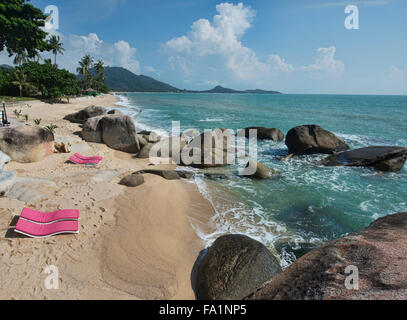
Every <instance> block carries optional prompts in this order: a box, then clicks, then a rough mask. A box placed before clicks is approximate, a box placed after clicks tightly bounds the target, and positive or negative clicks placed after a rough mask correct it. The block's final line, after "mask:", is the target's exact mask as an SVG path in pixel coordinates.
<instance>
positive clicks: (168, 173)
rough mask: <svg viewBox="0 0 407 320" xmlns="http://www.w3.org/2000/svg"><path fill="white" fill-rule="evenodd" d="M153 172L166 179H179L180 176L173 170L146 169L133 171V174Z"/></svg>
mask: <svg viewBox="0 0 407 320" xmlns="http://www.w3.org/2000/svg"><path fill="white" fill-rule="evenodd" d="M146 173H148V174H154V175H157V176H160V177H162V178H164V179H166V180H179V179H181V177H180V176H179V174H178V173H177V171H175V170H160V169H146V170H140V171H137V172H134V173H133V174H146Z"/></svg>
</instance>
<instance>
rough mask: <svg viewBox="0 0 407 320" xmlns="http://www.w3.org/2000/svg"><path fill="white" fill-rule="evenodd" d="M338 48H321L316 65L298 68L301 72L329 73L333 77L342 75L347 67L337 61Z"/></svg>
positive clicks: (318, 51)
mask: <svg viewBox="0 0 407 320" xmlns="http://www.w3.org/2000/svg"><path fill="white" fill-rule="evenodd" d="M335 53H336V48H335V47H334V46H330V47H329V48H319V49H318V50H317V60H316V62H315V63H314V64H311V65H309V66H304V67H298V68H297V69H298V70H300V71H327V72H329V73H330V74H333V75H341V74H342V73H343V72H344V69H345V65H344V64H343V62H342V61H339V60H335Z"/></svg>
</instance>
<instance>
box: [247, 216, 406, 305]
mask: <svg viewBox="0 0 407 320" xmlns="http://www.w3.org/2000/svg"><path fill="white" fill-rule="evenodd" d="M357 278H359V281H357ZM250 299H257V300H344V299H349V300H376V299H377V300H387V299H389V300H394V299H402V300H405V299H407V212H406V213H399V214H395V215H390V216H387V217H384V218H380V219H378V220H376V221H375V222H373V223H372V224H371V225H370V226H369V227H368V228H366V229H364V230H362V231H359V232H356V233H353V234H350V235H348V236H346V237H344V238H341V239H338V240H334V241H331V242H329V243H327V244H325V245H324V246H322V247H319V248H317V249H314V250H313V251H311V252H309V253H308V254H306V255H305V256H303V257H302V258H300V259H299V260H297V261H296V262H295V263H294V264H292V265H291V266H290V267H289V268H288V269H286V270H285V271H284V272H283V273H280V274H279V275H277V276H276V277H274V278H273V280H272V281H271V282H270V283H268V284H266V285H265V286H264V287H263V288H261V289H260V290H258V291H257V292H255V293H254V294H252V295H251V296H250Z"/></svg>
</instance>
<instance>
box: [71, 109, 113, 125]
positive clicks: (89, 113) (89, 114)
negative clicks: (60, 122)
mask: <svg viewBox="0 0 407 320" xmlns="http://www.w3.org/2000/svg"><path fill="white" fill-rule="evenodd" d="M105 114H107V112H106V108H104V107H97V106H89V107H87V108H85V109H83V110H81V111H78V112H75V113H71V114H68V115H67V116H66V117H65V118H64V119H65V120H68V121H70V122H73V123H81V124H82V123H85V122H86V120H88V119H90V118H93V117H97V116H102V115H105Z"/></svg>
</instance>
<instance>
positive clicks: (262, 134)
mask: <svg viewBox="0 0 407 320" xmlns="http://www.w3.org/2000/svg"><path fill="white" fill-rule="evenodd" d="M250 130H256V131H257V139H258V140H273V141H276V142H281V141H283V140H284V133H283V132H282V131H281V130H280V129H277V128H265V127H249V128H245V129H244V134H245V137H246V138H249V137H250ZM239 134H241V133H240V132H239Z"/></svg>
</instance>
